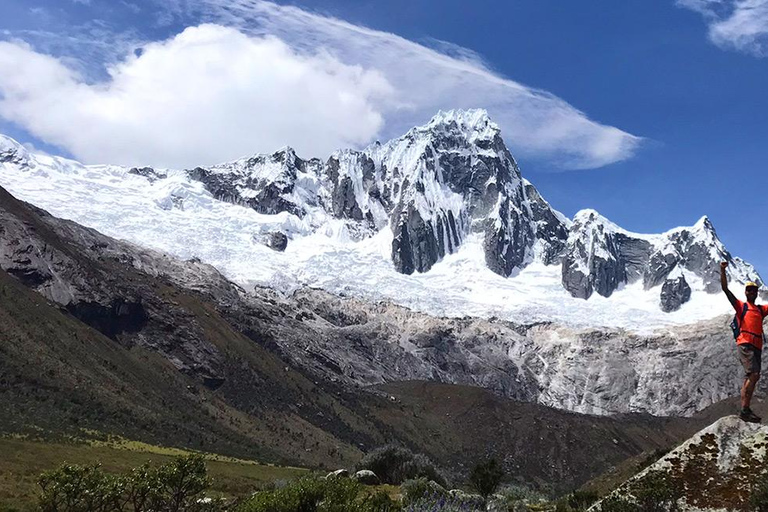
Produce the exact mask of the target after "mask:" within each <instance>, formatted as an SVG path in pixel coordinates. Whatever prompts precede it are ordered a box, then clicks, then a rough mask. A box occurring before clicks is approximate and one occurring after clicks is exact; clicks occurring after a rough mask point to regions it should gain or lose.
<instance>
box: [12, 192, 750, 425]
mask: <svg viewBox="0 0 768 512" xmlns="http://www.w3.org/2000/svg"><path fill="white" fill-rule="evenodd" d="M0 192H2V193H3V194H5V195H4V196H3V201H2V202H0V268H2V269H4V270H6V271H8V272H9V273H10V274H12V275H14V276H16V277H17V278H18V279H20V280H22V281H23V282H24V283H25V284H27V286H29V287H31V288H33V289H34V290H37V291H39V292H40V293H41V294H43V295H44V296H45V297H47V298H48V299H49V300H52V301H54V302H56V303H58V304H60V305H61V306H62V307H66V308H68V309H70V310H71V311H73V313H74V314H76V315H78V316H79V317H80V318H82V319H83V321H85V322H87V323H88V324H89V325H92V326H93V327H94V328H96V329H99V330H100V331H102V332H103V333H105V334H107V335H108V336H110V337H112V338H113V339H115V340H116V341H118V342H120V343H126V344H131V343H137V344H141V345H143V346H145V347H148V348H152V349H154V350H157V351H158V352H160V353H161V354H163V355H165V356H166V357H167V358H168V359H169V360H170V361H172V362H173V364H174V365H176V367H177V368H179V369H180V370H182V371H184V372H188V373H190V374H193V375H196V376H198V377H199V378H200V379H201V380H202V381H205V382H210V384H211V385H212V386H215V385H216V383H217V382H218V381H217V380H216V379H220V378H223V377H224V375H225V369H224V367H223V363H222V362H221V361H222V357H223V355H222V354H221V352H220V351H219V350H218V349H217V348H216V347H215V346H212V345H211V344H210V343H209V341H208V339H209V338H208V335H207V334H206V332H205V331H204V330H203V329H202V328H201V327H200V326H199V325H198V324H197V323H196V322H195V321H191V320H189V318H188V314H187V313H185V312H184V309H183V307H182V306H181V305H180V304H175V303H174V301H173V300H172V299H171V298H168V297H162V296H161V295H159V292H158V291H156V290H155V289H154V288H153V287H152V286H151V284H148V282H147V281H146V280H145V281H137V280H136V279H135V277H132V274H126V275H125V276H124V274H125V273H126V272H127V271H125V270H122V269H124V268H129V269H130V271H131V272H133V271H136V272H142V273H144V274H147V275H149V276H157V278H158V280H160V281H162V280H163V279H167V280H170V281H171V282H174V283H177V284H178V285H179V286H183V287H184V288H185V289H191V290H197V291H198V292H199V293H202V294H205V296H207V297H211V300H213V301H214V302H215V303H216V304H218V305H219V306H220V312H221V314H222V315H224V317H225V318H226V319H227V320H228V321H229V322H230V323H231V324H232V325H233V326H236V328H237V329H238V331H239V332H242V333H250V334H249V336H253V337H254V338H257V339H267V340H269V341H268V343H269V344H270V346H271V347H272V348H273V349H274V350H275V351H277V352H279V353H280V354H282V355H283V356H284V357H285V358H286V359H287V360H289V361H291V362H292V364H294V365H295V366H297V367H300V368H303V369H304V370H305V371H307V372H309V373H311V374H313V375H316V376H318V377H319V378H322V379H325V380H328V381H332V382H338V383H344V384H348V385H351V386H367V385H371V384H379V383H384V382H389V381H400V380H435V381H441V382H445V383H455V384H465V385H473V386H480V387H483V388H486V389H489V390H491V391H493V392H494V393H496V394H498V395H499V396H503V397H507V398H513V399H516V400H520V401H525V402H538V403H541V404H544V405H548V406H553V407H558V408H563V409H567V410H571V411H577V412H583V413H591V414H617V413H626V412H648V413H653V414H658V415H677V416H685V415H691V414H693V413H695V412H696V411H699V410H701V409H703V408H704V407H706V406H708V405H710V404H712V403H714V402H717V401H719V400H722V399H724V398H726V397H727V396H729V395H730V394H732V392H733V389H737V386H738V379H739V375H740V372H739V365H738V360H737V358H736V355H735V347H734V344H733V340H732V338H731V335H730V331H729V330H728V328H727V322H728V320H729V319H727V318H718V319H715V320H713V321H710V322H705V323H702V324H699V325H693V326H685V327H678V328H674V329H671V330H666V331H665V332H663V333H660V334H658V335H640V334H632V333H627V332H623V331H616V332H613V331H604V330H589V329H586V330H575V329H569V328H564V327H558V326H554V325H537V326H521V325H516V324H512V323H508V322H502V321H496V320H485V319H480V318H438V317H431V316H429V315H426V314H421V313H416V312H413V311H409V310H407V309H405V308H402V307H399V306H395V305H393V304H388V303H367V302H365V301H362V300H357V299H351V298H342V297H336V296H333V295H330V294H328V293H326V292H323V291H320V290H310V289H302V290H299V291H297V292H295V293H294V295H293V296H292V297H290V298H283V297H280V296H279V295H278V294H276V293H274V292H272V291H270V290H266V289H257V290H256V291H255V292H254V293H253V294H245V293H244V292H243V291H242V290H240V289H239V288H238V287H236V286H235V285H233V284H232V283H230V282H229V281H227V280H226V279H224V278H223V277H222V276H221V275H220V274H219V273H218V272H217V271H216V270H215V269H214V268H212V267H210V266H208V265H204V264H202V263H200V262H199V261H195V260H190V261H188V262H180V261H176V260H173V259H171V258H168V257H167V256H165V255H163V254H161V253H157V252H154V251H149V250H144V249H140V248H138V247H136V246H133V245H131V244H128V243H125V242H120V241H116V240H114V239H111V238H109V237H106V236H103V235H101V234H99V233H97V232H96V231H94V230H91V229H87V228H83V227H82V226H79V225H77V224H75V223H73V222H69V221H64V220H60V219H56V218H53V217H51V216H50V215H47V214H45V212H42V211H41V210H35V209H33V208H32V207H28V208H29V209H28V210H22V209H17V210H18V211H17V210H13V209H10V208H9V207H8V206H6V205H13V204H18V202H15V200H13V199H12V198H11V197H10V196H9V195H7V193H5V192H4V191H2V189H0ZM29 211H34V212H37V213H36V214H35V216H32V215H31V214H29V213H25V212H29ZM51 240H60V241H61V242H60V243H58V245H57V244H53V243H52V242H51ZM62 247H63V248H65V249H62ZM66 248H68V249H66ZM74 248H78V249H77V250H75V249H74ZM121 276H123V277H121ZM129 277H130V279H129ZM185 315H186V316H185ZM265 325H266V326H267V327H265ZM265 329H267V330H268V331H269V332H270V333H271V334H269V336H267V335H265V334H263V333H264V332H265ZM259 333H261V334H259ZM264 343H267V341H264ZM690 375H696V376H697V378H696V379H695V382H693V383H692V382H691V379H690ZM205 379H207V380H205ZM681 390H684V391H683V392H681Z"/></svg>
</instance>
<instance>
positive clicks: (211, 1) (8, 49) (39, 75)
mask: <svg viewBox="0 0 768 512" xmlns="http://www.w3.org/2000/svg"><path fill="white" fill-rule="evenodd" d="M115 8H117V7H115ZM158 9H159V11H158V13H157V14H158V15H160V14H162V15H163V16H165V17H166V18H168V19H172V20H173V23H174V25H181V26H187V27H188V28H186V29H185V30H183V31H182V32H181V33H179V34H171V35H170V36H169V37H168V38H167V39H166V40H162V41H153V42H148V43H145V44H139V45H138V46H137V41H140V40H141V37H140V36H137V35H136V34H135V33H133V32H132V33H131V34H130V37H125V34H123V37H121V35H119V34H115V35H114V38H115V41H117V42H116V43H115V46H117V47H119V48H120V49H121V51H120V52H116V51H114V50H110V51H104V52H103V56H104V62H101V63H93V62H89V63H88V66H90V67H91V68H92V67H93V66H94V64H95V65H100V66H102V72H101V73H98V72H96V73H93V74H89V73H83V72H82V69H83V67H84V66H82V65H80V64H79V63H77V62H74V63H73V61H72V57H73V56H74V57H77V51H76V49H74V50H75V51H73V48H72V47H68V48H66V51H61V52H57V51H56V45H55V44H51V41H50V38H51V35H50V34H46V41H45V43H44V44H37V41H34V40H30V41H26V40H25V39H24V34H21V35H20V37H21V39H22V40H25V41H26V42H19V41H18V40H10V41H6V42H4V43H0V44H2V47H1V50H2V51H1V53H2V56H1V57H0V98H2V100H1V101H0V117H2V118H4V119H6V120H8V121H11V122H13V123H16V124H17V125H19V126H21V127H22V128H24V129H26V130H27V131H28V132H29V133H31V134H32V135H34V136H35V137H38V138H39V139H40V140H42V141H44V142H46V143H49V144H54V145H57V146H59V147H60V148H62V149H65V150H67V151H69V152H70V153H71V154H73V155H74V156H75V157H77V158H78V159H80V160H82V161H85V162H89V163H97V162H114V163H122V164H131V165H138V164H149V165H154V166H170V167H185V166H189V165H192V164H193V163H194V164H197V165H199V164H206V163H214V162H220V161H225V160H229V159H233V158H236V157H238V156H242V155H245V154H252V153H254V152H269V151H274V150H275V149H277V148H279V147H281V146H283V145H285V144H288V143H290V144H292V145H293V146H294V147H295V148H296V149H297V151H298V152H299V153H300V154H302V155H303V156H320V157H326V156H327V155H328V154H330V153H331V152H332V151H333V150H335V149H338V148H340V147H349V146H352V147H362V146H364V145H365V144H367V143H369V142H372V141H373V140H375V139H376V138H388V137H392V136H394V135H396V134H398V133H401V132H402V131H404V130H406V129H408V128H409V127H410V126H413V125H417V124H421V123H423V122H425V121H426V120H428V119H429V118H430V117H431V115H432V114H434V112H435V111H437V110H440V109H452V108H474V107H482V108H485V109H486V110H488V111H489V113H490V114H491V115H492V116H493V117H494V119H496V120H497V122H498V123H499V125H500V126H501V128H502V129H503V131H504V134H505V137H506V139H507V142H508V143H509V144H510V146H511V147H512V148H513V149H514V150H515V152H516V154H517V155H519V156H520V157H522V158H523V159H526V160H527V159H539V160H540V161H545V162H547V163H548V164H549V166H550V167H552V168H557V169H584V168H596V167H602V166H604V165H608V164H610V163H614V162H617V161H621V160H625V159H627V158H630V157H632V156H633V155H634V153H635V152H636V151H637V149H638V147H639V145H640V144H641V142H642V139H641V138H640V137H637V136H634V135H631V134H629V133H626V132H624V131H622V130H620V129H619V128H615V127H612V126H607V125H603V124H601V123H599V122H596V121H594V120H591V119H590V118H589V117H588V116H587V115H586V114H585V113H583V112H581V111H579V110H578V109H576V108H575V107H573V106H571V105H570V104H568V103H567V102H566V101H564V100H562V99H560V98H558V97H556V96H554V95H552V94H550V93H548V92H546V91H543V90H539V89H534V88H531V87H527V86H525V85H522V84H520V83H518V82H515V81H513V80H510V79H508V78H506V77H504V76H501V75H499V74H498V73H496V72H494V71H493V70H491V69H490V68H489V67H488V66H487V65H486V64H484V63H483V61H482V58H481V57H480V56H478V55H477V54H475V53H474V52H472V51H471V50H468V49H466V48H462V47H459V46H456V45H453V44H451V43H447V42H435V41H433V42H432V43H430V45H431V46H425V45H422V44H418V43H416V42H413V41H410V40H407V39H404V38H402V37H400V36H397V35H395V34H392V33H387V32H382V31H377V30H372V29H369V28H366V27H362V26H359V25H354V24H351V23H348V22H346V21H343V20H339V19H336V18H332V17H329V16H324V15H320V14H316V13H312V12H309V11H307V10H303V9H300V8H297V7H287V6H279V5H276V4H273V3H270V2H265V1H261V0H235V1H232V2H229V1H228V2H219V1H218V0H198V1H190V2H169V3H167V4H165V5H164V6H163V7H161V8H160V7H159V8H158ZM11 35H12V36H13V34H11ZM6 36H7V34H6ZM95 37H96V38H97V39H98V38H101V39H105V38H109V37H111V36H110V35H109V33H108V32H104V30H103V29H100V31H99V32H98V35H96V36H95ZM93 38H94V37H93V36H89V37H87V38H83V37H77V38H66V37H64V36H63V35H62V36H61V45H62V48H63V47H64V46H66V45H72V44H75V45H81V46H83V48H84V49H85V47H86V46H87V45H89V48H88V51H89V52H91V53H87V57H84V58H88V59H90V60H93V57H94V55H93V48H92V46H93V44H92V41H90V39H93ZM86 41H88V42H86ZM29 43H32V44H29ZM33 45H34V46H33ZM137 50H138V51H137ZM83 55H84V56H85V55H86V52H85V51H84V52H83ZM103 69H106V73H104V72H103Z"/></svg>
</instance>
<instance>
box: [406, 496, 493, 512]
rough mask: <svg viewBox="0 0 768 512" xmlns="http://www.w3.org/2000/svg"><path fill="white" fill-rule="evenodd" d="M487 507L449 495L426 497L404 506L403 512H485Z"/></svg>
mask: <svg viewBox="0 0 768 512" xmlns="http://www.w3.org/2000/svg"><path fill="white" fill-rule="evenodd" d="M484 511H485V507H483V506H482V505H475V504H472V503H468V502H466V501H464V500H463V499H462V498H460V497H452V496H450V495H448V494H446V495H440V496H424V497H422V498H420V499H418V500H416V501H414V502H412V503H409V504H407V505H404V506H403V510H402V512H484Z"/></svg>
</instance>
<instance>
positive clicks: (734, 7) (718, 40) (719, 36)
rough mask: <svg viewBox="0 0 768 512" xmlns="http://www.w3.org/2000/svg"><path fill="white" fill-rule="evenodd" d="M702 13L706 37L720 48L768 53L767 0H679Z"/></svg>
mask: <svg viewBox="0 0 768 512" xmlns="http://www.w3.org/2000/svg"><path fill="white" fill-rule="evenodd" d="M677 4H678V5H680V6H681V7H686V8H688V9H692V10H694V11H696V12H698V13H700V14H702V15H703V16H704V18H705V19H706V20H707V23H708V26H709V39H710V40H711V41H712V42H713V43H714V44H716V45H717V46H719V47H721V48H731V49H735V50H738V51H741V52H745V53H751V54H753V55H756V56H760V57H764V56H766V55H768V0H678V1H677Z"/></svg>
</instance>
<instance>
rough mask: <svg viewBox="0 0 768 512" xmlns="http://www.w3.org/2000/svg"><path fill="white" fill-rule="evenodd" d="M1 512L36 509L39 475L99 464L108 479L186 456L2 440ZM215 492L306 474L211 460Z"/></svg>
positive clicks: (146, 448) (231, 493) (232, 493)
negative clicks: (66, 466)
mask: <svg viewBox="0 0 768 512" xmlns="http://www.w3.org/2000/svg"><path fill="white" fill-rule="evenodd" d="M0 453H2V454H3V456H2V457H0V510H2V509H3V507H6V508H9V509H13V508H17V509H21V510H28V509H29V510H31V509H33V508H34V504H35V502H36V496H37V492H38V487H37V478H38V476H39V475H40V473H41V472H43V471H45V470H49V469H53V468H55V467H57V466H59V465H61V464H63V463H65V462H66V463H70V464H82V465H86V464H96V463H100V464H101V465H102V468H103V469H104V470H105V471H106V472H109V473H122V472H126V471H128V470H130V469H131V468H134V467H137V466H140V465H142V464H143V463H145V462H148V461H150V462H152V463H153V464H162V463H165V462H167V461H170V460H172V458H173V457H174V456H175V455H180V454H184V453H187V452H184V451H182V450H176V449H167V448H161V447H155V446H152V445H146V444H142V443H95V444H92V443H71V442H70V443H63V442H44V441H40V440H37V441H35V440H28V439H21V438H0ZM207 458H208V459H209V460H208V462H207V467H208V474H209V475H210V476H211V477H212V478H213V486H212V491H213V493H215V494H221V495H223V496H227V497H241V496H247V495H248V494H250V493H251V492H253V490H254V489H255V488H258V487H259V486H260V485H263V484H265V483H269V482H273V481H274V480H281V479H291V478H296V477H298V476H301V475H303V474H306V473H307V470H305V469H298V468H290V467H279V466H269V465H261V464H256V463H253V462H249V461H238V460H235V459H227V458H224V457H218V456H214V455H207Z"/></svg>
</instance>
